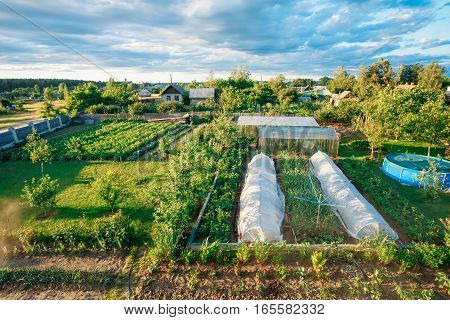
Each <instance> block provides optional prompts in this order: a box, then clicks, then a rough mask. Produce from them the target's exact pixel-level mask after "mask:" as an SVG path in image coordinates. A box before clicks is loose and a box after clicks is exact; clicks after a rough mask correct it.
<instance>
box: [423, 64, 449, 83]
mask: <svg viewBox="0 0 450 320" xmlns="http://www.w3.org/2000/svg"><path fill="white" fill-rule="evenodd" d="M444 73H445V68H444V67H443V66H441V65H439V64H437V63H435V62H431V63H430V64H429V65H427V66H426V67H425V68H424V69H423V70H421V71H420V72H419V82H418V85H419V86H420V87H422V88H427V89H441V88H442V85H443V83H444V81H445V76H444Z"/></svg>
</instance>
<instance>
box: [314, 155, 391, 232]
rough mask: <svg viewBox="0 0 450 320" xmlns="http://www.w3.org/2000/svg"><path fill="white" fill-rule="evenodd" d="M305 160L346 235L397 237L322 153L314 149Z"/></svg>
mask: <svg viewBox="0 0 450 320" xmlns="http://www.w3.org/2000/svg"><path fill="white" fill-rule="evenodd" d="M309 161H310V163H311V165H312V170H313V171H314V175H315V176H316V177H317V179H318V180H319V182H320V186H321V187H322V191H323V192H324V194H325V196H326V197H329V198H328V203H330V204H332V206H331V209H332V210H334V212H335V213H336V214H337V215H338V217H339V218H340V220H341V222H342V224H343V225H344V227H345V229H346V230H347V232H348V234H350V236H352V237H353V238H356V239H361V238H364V237H374V236H377V235H378V234H379V233H384V234H386V235H388V236H389V237H390V238H391V239H393V240H397V239H398V235H397V233H396V232H395V231H394V230H393V229H392V228H391V227H390V226H389V224H388V223H387V222H386V221H385V220H384V218H383V217H382V216H381V215H380V213H378V211H377V210H376V209H375V208H374V207H373V206H372V205H371V204H370V203H369V202H368V201H367V200H366V199H365V198H364V197H363V196H362V195H361V193H359V191H358V190H357V189H356V188H355V186H354V185H353V184H352V183H351V182H350V181H349V180H348V178H347V177H346V176H345V175H344V173H343V172H342V171H341V170H340V169H339V168H338V167H337V166H336V164H335V163H334V162H333V161H332V160H331V159H330V158H329V157H328V155H327V154H326V153H323V152H322V151H318V152H316V153H315V154H314V155H313V156H312V157H311V158H310V160H309Z"/></svg>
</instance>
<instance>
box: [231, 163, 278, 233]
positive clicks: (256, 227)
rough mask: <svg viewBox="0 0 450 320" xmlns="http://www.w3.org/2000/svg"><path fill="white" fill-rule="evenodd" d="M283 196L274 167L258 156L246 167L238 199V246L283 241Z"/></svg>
mask: <svg viewBox="0 0 450 320" xmlns="http://www.w3.org/2000/svg"><path fill="white" fill-rule="evenodd" d="M283 218H284V195H283V193H282V192H281V189H280V187H279V185H278V183H277V176H276V171H275V165H274V163H273V161H272V159H270V158H269V157H268V156H266V155H264V154H258V155H256V156H254V157H253V159H252V161H251V162H250V163H249V164H248V168H247V176H246V178H245V184H244V187H243V189H242V193H241V198H240V211H239V218H238V232H239V241H240V242H253V241H261V242H278V241H281V240H282V239H283V237H282V234H281V225H282V223H283Z"/></svg>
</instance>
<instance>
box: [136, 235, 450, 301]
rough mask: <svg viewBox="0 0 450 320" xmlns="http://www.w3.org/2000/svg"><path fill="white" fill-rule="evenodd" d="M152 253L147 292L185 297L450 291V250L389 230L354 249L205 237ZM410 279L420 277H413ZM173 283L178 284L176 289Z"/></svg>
mask: <svg viewBox="0 0 450 320" xmlns="http://www.w3.org/2000/svg"><path fill="white" fill-rule="evenodd" d="M150 258H151V257H149V256H148V255H146V256H144V257H143V258H142V259H141V260H140V270H141V274H142V275H143V278H144V281H143V282H142V283H143V290H141V293H142V292H145V295H144V296H143V297H145V298H147V299H148V298H151V297H153V298H159V299H163V298H164V299H167V298H175V297H178V298H182V297H185V296H184V294H185V293H186V294H187V297H191V298H192V297H196V298H200V297H201V298H209V299H214V298H216V299H217V298H218V297H217V295H219V297H221V298H226V297H233V298H235V299H236V298H250V299H252V298H253V299H255V298H258V297H259V296H260V295H262V296H263V297H264V298H269V299H277V298H278V299H281V297H284V296H286V297H287V298H292V295H294V296H296V297H297V299H299V298H300V297H302V298H307V299H336V298H341V299H342V298H344V297H345V298H353V299H386V298H387V299H393V297H396V298H398V299H405V300H410V299H416V300H417V299H426V300H429V299H434V298H438V299H442V298H444V297H448V296H449V295H450V280H449V278H448V275H446V274H445V272H442V271H439V269H440V270H445V268H447V267H448V265H449V262H450V261H449V258H450V254H449V251H448V250H447V251H445V250H444V247H439V246H436V245H434V244H412V245H410V246H409V247H407V248H399V247H397V246H396V245H395V243H394V242H393V241H391V240H388V239H387V238H383V237H379V238H377V239H373V240H370V241H364V242H361V243H360V245H359V246H357V247H355V248H351V249H350V248H349V249H338V248H337V247H335V246H333V245H329V246H326V247H323V248H322V249H316V248H313V247H310V246H308V245H304V246H302V247H291V246H289V245H286V244H285V243H284V242H281V243H277V244H265V243H260V242H256V243H251V244H247V243H244V244H240V245H238V246H236V247H231V246H227V245H222V244H220V243H218V242H217V241H216V242H212V243H211V242H208V241H205V242H204V243H203V245H202V246H201V247H199V248H198V249H197V250H188V249H184V250H182V251H181V254H180V255H179V257H174V258H173V260H171V261H169V262H168V263H167V264H162V265H154V264H152V263H149V259H150ZM408 260H410V261H414V264H411V263H409V262H407V261H408ZM423 268H431V269H434V270H427V272H426V275H427V276H426V277H423V278H422V279H423V280H424V281H425V282H427V283H426V284H425V283H423V282H422V281H421V280H418V279H417V278H419V277H422V276H421V275H420V274H417V270H418V269H423ZM172 274H177V279H179V277H183V276H184V277H185V280H186V281H185V282H184V284H180V282H179V281H178V282H176V283H175V282H174V281H173V279H174V278H173V276H172ZM422 274H424V273H422ZM411 279H415V281H414V282H413V284H412V285H411ZM205 280H206V281H205ZM224 280H225V281H224ZM248 280H250V281H248ZM216 281H217V282H216ZM299 284H301V285H300V286H298V285H299ZM216 285H217V286H218V287H217V288H216ZM172 286H173V287H176V288H177V289H178V290H170V288H171V287H172ZM180 286H181V287H180ZM161 288H164V289H163V290H165V291H164V293H163V292H161V291H159V289H161ZM198 291H203V293H201V296H198V295H196V294H197V293H198ZM176 292H178V294H180V292H183V296H179V295H177V293H176ZM219 292H220V293H219ZM282 292H284V293H282ZM285 294H287V295H285ZM192 295H194V296H192ZM223 295H225V296H223ZM255 295H256V296H255ZM303 295H304V296H303Z"/></svg>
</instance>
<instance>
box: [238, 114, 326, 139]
mask: <svg viewBox="0 0 450 320" xmlns="http://www.w3.org/2000/svg"><path fill="white" fill-rule="evenodd" d="M237 125H238V127H239V129H240V130H241V131H243V132H244V133H245V134H247V135H251V136H254V137H257V135H258V128H260V127H319V124H318V123H317V121H316V120H315V119H314V118H313V117H269V116H239V118H238V119H237Z"/></svg>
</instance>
